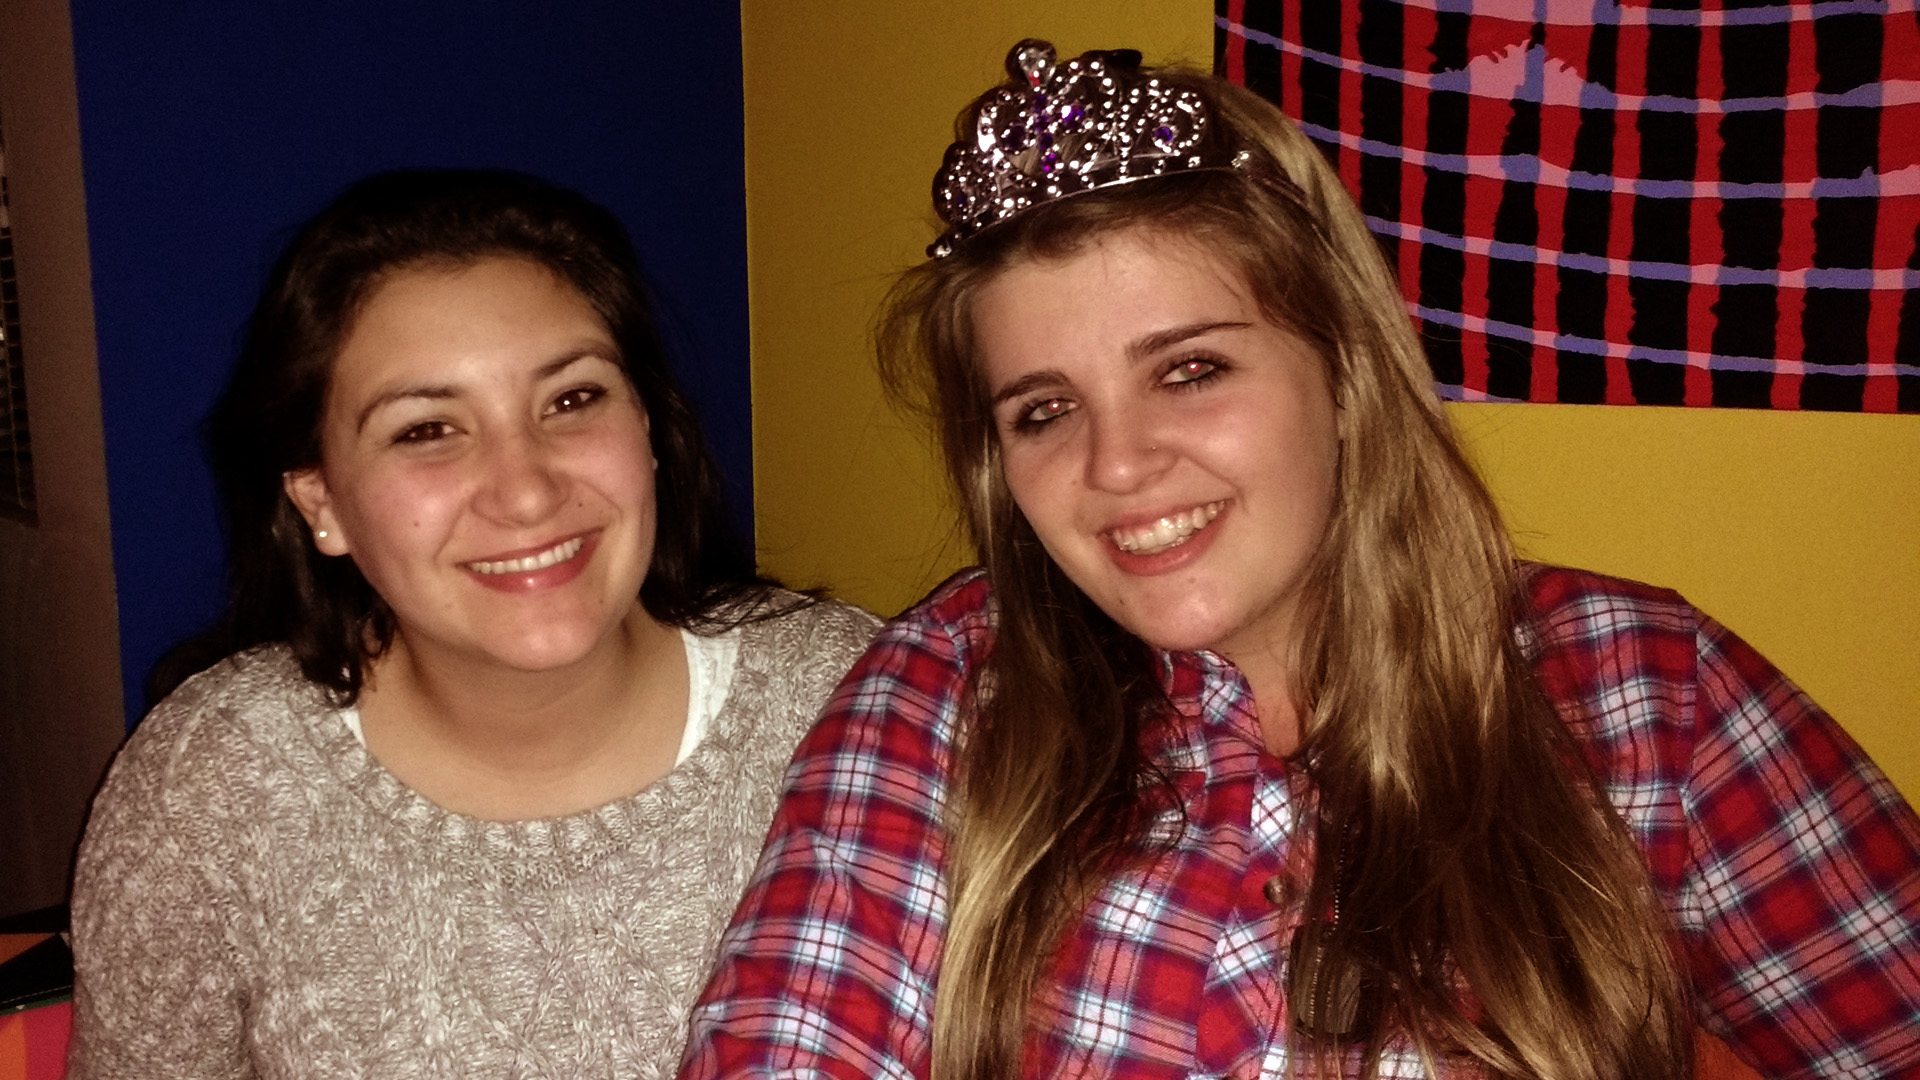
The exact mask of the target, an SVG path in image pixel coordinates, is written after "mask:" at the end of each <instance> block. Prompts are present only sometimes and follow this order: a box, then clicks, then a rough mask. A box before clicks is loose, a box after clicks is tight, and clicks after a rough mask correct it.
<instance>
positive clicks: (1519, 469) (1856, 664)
mask: <svg viewBox="0 0 1920 1080" xmlns="http://www.w3.org/2000/svg"><path fill="white" fill-rule="evenodd" d="M1211 26H1212V5H1211V4H1210V3H1207V2H1205V0H1104V2H1101V3H1093V2H1091V0H1078V2H1074V0H1020V2H1013V0H976V2H973V3H969V4H966V5H959V6H956V5H953V4H950V3H936V2H932V0H886V2H879V0H847V2H839V3H833V4H823V3H796V2H792V0H747V2H746V3H744V4H743V5H742V37H743V44H744V54H745V69H746V109H747V117H746V141H747V246H748V289H749V303H750V307H751V312H752V319H753V327H752V341H753V392H754V470H755V511H756V516H757V532H758V543H759V549H760V561H761V566H762V567H763V568H764V569H766V570H768V571H769V572H771V573H773V574H775V575H778V576H780V577H782V578H784V579H786V580H788V581H789V582H792V583H795V584H819V585H828V586H831V587H832V588H833V589H834V590H835V591H836V592H837V593H838V594H839V595H841V596H843V597H845V598H848V599H851V600H853V601H856V602H858V603H862V604H865V605H867V606H869V607H872V608H874V609H875V610H878V611H881V612H883V613H888V614H891V613H893V612H895V611H897V610H899V609H900V608H902V607H904V606H906V605H907V604H909V603H911V602H912V601H913V600H915V599H917V598H918V597H919V596H920V595H921V594H922V593H924V592H925V591H926V590H927V589H928V588H929V587H931V586H932V585H933V584H934V583H936V582H937V581H938V580H939V579H940V578H941V577H943V576H945V574H946V573H948V572H950V571H951V570H953V569H954V568H956V567H958V566H960V565H962V564H963V562H964V559H965V553H964V550H963V548H962V545H961V544H960V542H959V541H958V539H957V538H956V536H955V535H954V533H953V528H952V523H951V522H952V519H951V517H950V515H949V514H948V513H947V511H946V510H945V508H944V502H943V493H942V490H941V483H942V481H941V479H940V476H939V474H938V472H937V471H936V469H935V467H934V465H933V463H932V461H931V459H930V457H929V455H928V453H927V451H926V449H925V446H924V444H923V442H922V440H921V439H920V437H919V435H918V434H917V432H916V431H915V429H914V428H913V426H912V425H911V424H910V423H909V422H905V421H902V420H901V419H899V418H897V417H895V416H894V415H893V414H892V412H891V411H890V410H889V409H888V408H887V406H886V404H885V403H884V402H883V401H882V400H881V397H880V392H879V386H878V384H877V382H876V380H875V378H874V375H873V365H872V360H871V348H870V346H869V344H868V340H867V331H868V328H869V326H870V324H871V319H872V316H873V311H874V309H875V307H876V305H877V304H878V302H879V299H880V297H881V295H882V293H883V292H884V290H885V288H886V285H887V282H888V280H889V278H890V276H891V275H892V274H893V273H894V272H896V271H897V270H899V269H900V268H902V267H905V266H908V265H911V264H912V263H914V262H917V261H919V259H920V258H921V257H922V249H923V248H924V247H925V245H926V244H927V242H928V241H929V240H931V239H932V237H933V236H934V234H935V233H936V232H937V230H936V229H935V228H934V227H933V222H934V219H933V216H932V210H931V208H930V204H929V199H928V186H929V183H930V181H931V179H932V176H933V171H934V169H935V168H937V167H938V166H939V163H940V155H941V152H942V151H943V150H944V149H945V146H946V143H947V141H948V139H949V138H950V134H949V133H950V130H951V125H952V121H953V115H954V113H955V112H956V111H957V110H958V109H959V108H960V106H961V105H963V104H964V103H965V102H966V101H967V100H969V99H970V98H971V97H972V96H973V95H974V94H976V93H978V92H979V91H981V90H982V89H985V88H986V87H987V86H988V85H989V84H990V83H991V82H993V81H994V80H995V79H996V78H997V77H998V75H999V73H1000V70H1001V69H1000V64H1001V60H1002V58H1003V57H1004V56H1005V55H1006V50H1007V47H1008V46H1009V45H1010V44H1012V43H1013V42H1014V41H1015V40H1017V39H1019V38H1021V37H1044V38H1050V39H1051V40H1053V41H1054V42H1055V44H1056V45H1058V46H1059V47H1060V51H1061V52H1062V54H1063V55H1072V54H1075V53H1078V52H1080V51H1082V50H1084V49H1089V48H1111V47H1124V46H1131V47H1135V48H1139V49H1140V50H1141V51H1143V52H1144V53H1146V54H1147V58H1148V60H1149V61H1164V60H1173V59H1182V60H1186V61H1188V62H1190V63H1193V64H1195V65H1198V66H1202V67H1204V66H1206V65H1207V64H1208V63H1209V62H1210V58H1211V55H1212V30H1211ZM1453 415H1454V417H1455V419H1456V421H1457V422H1458V423H1459V425H1460V427H1461V430H1462V431H1463V432H1464V433H1465V435H1466V437H1467V441H1468V443H1469V445H1470V446H1471V447H1472V449H1473V451H1474V453H1475V455H1476V458H1477V459H1478V460H1479V461H1480V463H1481V467H1482V469H1483V471H1484V473H1485V474H1486V476H1487V479H1488V482H1489V483H1490V484H1491V485H1492V487H1493V489H1494V492H1495V494H1496V495H1497V496H1498V497H1499V499H1500V501H1501V505H1502V506H1503V508H1504V509H1505V510H1506V511H1507V514H1508V516H1509V520H1510V523H1511V524H1512V526H1513V528H1514V531H1515V535H1516V537H1517V539H1518V540H1519V542H1520V544H1521V547H1522V549H1523V550H1525V551H1527V552H1529V553H1531V554H1533V555H1535V556H1536V557H1539V558H1543V559H1547V560H1550V561H1555V562H1565V563H1569V564H1573V565H1580V566H1588V567H1592V568H1595V569H1599V570H1604V571H1607V572H1610V573H1616V574H1622V575H1625V576H1629V577H1635V578H1639V579H1641V580H1646V581H1653V582H1657V583H1660V584H1664V585H1671V586H1673V587H1676V588H1679V589H1681V590H1682V591H1683V592H1685V593H1686V594H1687V595H1688V596H1689V597H1690V598H1691V599H1693V600H1694V601H1695V602H1696V603H1698V604H1699V605H1700V606H1701V607H1703V608H1705V609H1706V610H1708V611H1710V612H1712V613H1713V614H1714V615H1715V616H1716V617H1718V618H1719V619H1720V620H1721V621H1722V622H1724V623H1726V624H1728V625H1729V626H1731V627H1733V628H1734V629H1735V630H1736V631H1738V632H1739V633H1740V634H1741V635H1742V636H1744V637H1746V638H1747V639H1748V640H1749V641H1751V642H1753V643H1754V644H1755V645H1756V646H1757V647H1759V648H1760V649H1761V651H1763V652H1765V653H1766V654H1767V655H1768V656H1769V657H1770V658H1771V659H1772V660H1773V661H1774V662H1775V663H1776V664H1778V665H1779V666H1780V667H1781V668H1782V669H1784V670H1785V671H1786V672H1787V673H1788V674H1790V675H1791V676H1793V677H1794V678H1795V679H1796V680H1797V681H1799V682H1800V683H1801V684H1802V685H1803V686H1805V687H1807V688H1808V690H1809V691H1811V692H1812V693H1813V694H1814V696H1815V697H1816V698H1817V699H1819V700H1820V701H1821V702H1822V703H1823V704H1824V705H1826V706H1827V707H1828V708H1829V709H1830V710H1832V711H1833V712H1834V713H1835V715H1837V716H1839V717H1840V719H1841V720H1842V721H1843V722H1844V723H1845V724H1846V726H1847V727H1848V728H1849V730H1851V731H1852V732H1853V733H1854V735H1855V737H1857V738H1858V739H1859V740H1860V741H1861V742H1862V743H1863V744H1865V745H1866V747H1867V749H1868V750H1869V752H1871V753H1872V754H1873V755H1874V757H1875V758H1876V759H1877V760H1878V761H1879V762H1880V763H1881V764H1882V766H1883V767H1885V768H1886V769H1887V771H1888V773H1889V774H1891V775H1892V776H1893V778H1894V781H1895V782H1896V783H1897V784H1899V785H1900V787H1901V788H1902V790H1904V791H1905V792H1907V793H1908V794H1909V796H1910V797H1914V796H1920V738H1916V737H1915V735H1914V734H1913V733H1912V729H1911V725H1912V723H1913V722H1914V721H1915V720H1916V719H1920V417H1913V416H1906V417H1885V416H1843V415H1819V414H1793V413H1748V412H1733V411H1712V410H1684V411H1683V410H1670V409H1645V408H1607V407H1577V406H1494V405H1462V406H1455V407H1454V409H1453Z"/></svg>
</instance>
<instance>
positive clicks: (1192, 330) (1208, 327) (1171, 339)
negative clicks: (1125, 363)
mask: <svg viewBox="0 0 1920 1080" xmlns="http://www.w3.org/2000/svg"><path fill="white" fill-rule="evenodd" d="M1252 325H1253V324H1252V323H1250V322H1242V321H1239V320H1233V319H1223V320H1221V321H1219V322H1201V323H1188V324H1187V325H1185V326H1175V327H1171V328H1169V329H1166V330H1160V331H1156V332H1154V333H1151V334H1148V335H1147V336H1146V337H1143V338H1141V339H1140V340H1138V341H1136V342H1134V343H1133V344H1131V345H1129V346H1127V355H1128V356H1131V357H1133V358H1134V359H1135V360H1139V359H1142V358H1144V357H1148V356H1152V355H1153V354H1154V353H1157V352H1159V351H1160V350H1162V349H1166V348H1169V347H1171V346H1174V345H1178V344H1180V343H1181V342H1183V341H1190V340H1192V339H1194V338H1197V337H1200V336H1202V335H1205V334H1211V333H1213V332H1214V331H1216V330H1244V329H1246V328H1247V327H1249V326H1252Z"/></svg>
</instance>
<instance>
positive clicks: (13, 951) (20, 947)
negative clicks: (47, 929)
mask: <svg viewBox="0 0 1920 1080" xmlns="http://www.w3.org/2000/svg"><path fill="white" fill-rule="evenodd" d="M52 936H53V935H52V934H0V964H4V963H6V962H7V961H9V960H11V959H13V958H14V957H16V956H19V955H20V954H21V953H23V952H26V951H27V950H28V949H31V948H33V947H34V946H35V945H38V944H40V943H41V942H43V941H45V940H47V939H48V938H50V937H52Z"/></svg>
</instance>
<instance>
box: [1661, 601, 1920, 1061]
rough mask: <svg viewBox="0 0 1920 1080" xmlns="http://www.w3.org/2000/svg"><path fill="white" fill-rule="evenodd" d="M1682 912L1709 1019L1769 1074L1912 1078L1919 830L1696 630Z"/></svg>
mask: <svg viewBox="0 0 1920 1080" xmlns="http://www.w3.org/2000/svg"><path fill="white" fill-rule="evenodd" d="M1697 642H1698V652H1697V655H1698V663H1699V675H1698V681H1697V684H1696V693H1697V695H1698V696H1697V698H1696V714H1695V715H1696V718H1697V719H1696V727H1695V734H1696V738H1695V742H1694V750H1693V754H1692V760H1691V782H1690V783H1689V784H1688V787H1687V794H1688V796H1689V799H1690V805H1688V806H1687V810H1688V815H1687V816H1688V819H1689V821H1690V823H1691V829H1690V833H1691V835H1690V845H1689V847H1690V854H1691V867H1690V871H1689V875H1688V883H1687V884H1688V891H1689V896H1688V897H1687V906H1688V907H1689V908H1691V909H1692V910H1693V911H1697V913H1698V918H1699V922H1698V924H1697V928H1695V927H1689V929H1694V930H1695V932H1694V933H1693V934H1692V935H1691V937H1692V941H1691V943H1690V944H1691V952H1692V960H1693V969H1694V978H1695V983H1696V987H1697V990H1698V992H1699V995H1700V1000H1701V1004H1702V1006H1703V1009H1704V1010H1705V1012H1706V1014H1707V1015H1705V1016H1704V1017H1703V1022H1704V1023H1705V1024H1706V1025H1707V1026H1708V1027H1709V1028H1710V1029H1713V1030H1715V1033H1716V1034H1720V1035H1721V1036H1722V1037H1723V1038H1725V1039H1727V1041H1728V1042H1729V1043H1731V1044H1733V1045H1734V1046H1736V1047H1740V1048H1744V1049H1745V1051H1746V1052H1747V1056H1748V1057H1749V1059H1750V1061H1751V1062H1752V1063H1753V1064H1754V1065H1756V1066H1757V1067H1760V1068H1761V1069H1762V1071H1764V1072H1767V1073H1768V1074H1769V1075H1773V1076H1780V1077H1789V1076H1791V1077H1800V1076H1809V1077H1811V1076H1846V1077H1890V1076H1911V1075H1914V1074H1916V1073H1920V820H1916V819H1915V817H1914V813H1913V811H1912V810H1911V809H1910V808H1909V807H1908V806H1907V805H1906V803H1905V802H1904V801H1902V800H1901V798H1900V795H1899V793H1898V792H1896V791H1895V790H1894V788H1893V785H1892V784H1891V783H1890V782H1889V781H1888V780H1887V778H1886V777H1885V776H1884V775H1883V774H1882V773H1881V772H1880V770H1879V769H1877V768H1876V767H1875V766H1874V765H1873V763H1872V762H1871V761H1869V760H1867V758H1866V756H1865V755H1864V754H1863V753H1861V751H1860V748H1859V747H1858V746H1857V745H1855V744H1854V742H1853V740H1852V739H1850V738H1849V737H1848V736H1847V734H1846V733H1845V732H1843V731H1842V730H1840V727H1839V726H1838V725H1837V724H1835V723H1834V722H1833V720H1832V719H1830V718H1829V717H1828V716H1827V715H1826V713H1824V712H1822V711H1821V710H1820V708H1819V707H1818V706H1816V705H1815V704H1814V703H1813V702H1812V701H1811V700H1809V699H1808V698H1807V696H1806V695H1805V694H1803V693H1801V692H1800V690H1799V689H1798V688H1797V687H1795V686H1794V685H1793V684H1792V683H1790V682H1788V681H1787V679H1786V677H1785V676H1783V675H1781V674H1780V672H1778V671H1776V670H1774V668H1773V667H1772V666H1771V665H1769V664H1768V663H1767V662H1766V661H1765V660H1764V659H1762V658H1761V657H1760V655H1759V654H1758V653H1756V652H1755V651H1754V650H1753V649H1752V648H1750V647H1748V646H1747V644H1746V643H1745V642H1743V641H1741V640H1740V639H1739V638H1737V637H1735V636H1734V635H1733V634H1732V633H1730V632H1728V631H1727V630H1726V629H1725V628H1724V627H1721V626H1719V625H1718V624H1716V623H1714V622H1713V621H1712V620H1710V619H1706V618H1704V617H1702V619H1701V621H1700V625H1699V631H1698V636H1697Z"/></svg>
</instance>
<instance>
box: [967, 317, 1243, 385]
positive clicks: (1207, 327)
mask: <svg viewBox="0 0 1920 1080" xmlns="http://www.w3.org/2000/svg"><path fill="white" fill-rule="evenodd" d="M1252 325H1253V324H1252V323H1250V322H1242V321H1238V320H1222V321H1219V322H1199V323H1188V324H1187V325H1185V326H1174V327H1169V328H1167V329H1165V330H1156V331H1154V332H1153V333H1151V334H1148V335H1147V336H1146V337H1143V338H1141V339H1139V340H1138V341H1135V342H1133V343H1132V344H1130V345H1128V346H1127V356H1128V357H1129V358H1131V359H1133V360H1135V361H1139V360H1143V359H1145V358H1147V357H1149V356H1152V355H1153V354H1154V353H1157V352H1160V351H1161V350H1163V349H1168V348H1171V347H1173V346H1175V345H1178V344H1180V343H1181V342H1183V341H1191V340H1193V339H1194V338H1197V337H1201V336H1203V335H1206V334H1211V333H1213V332H1215V331H1217V330H1244V329H1246V328H1247V327H1249V326H1252ZM1066 381H1067V377H1066V376H1065V375H1062V374H1061V373H1060V371H1059V369H1058V368H1043V369H1041V370H1039V371H1030V372H1028V373H1027V374H1025V375H1022V376H1020V377H1019V378H1018V379H1015V380H1013V381H1012V382H1011V383H1008V384H1007V385H1006V386H1004V387H1002V388H1001V389H1000V392H999V393H996V394H994V395H993V404H994V405H996V406H997V405H1000V404H1001V403H1003V402H1007V401H1011V400H1013V399H1014V398H1017V397H1021V396H1023V395H1025V394H1029V393H1032V392H1033V391H1035V390H1038V389H1040V388H1041V387H1043V386H1058V385H1060V384H1063V383H1065V382H1066Z"/></svg>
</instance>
